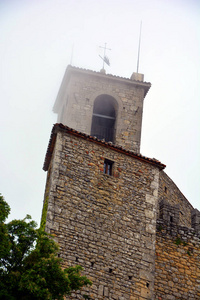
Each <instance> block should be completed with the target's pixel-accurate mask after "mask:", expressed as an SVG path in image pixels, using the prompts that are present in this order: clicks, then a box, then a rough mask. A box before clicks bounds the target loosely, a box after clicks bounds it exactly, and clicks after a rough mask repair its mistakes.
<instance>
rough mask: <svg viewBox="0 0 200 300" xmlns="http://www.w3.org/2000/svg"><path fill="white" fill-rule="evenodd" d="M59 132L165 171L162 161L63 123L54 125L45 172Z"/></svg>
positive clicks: (46, 157) (44, 166) (45, 162)
mask: <svg viewBox="0 0 200 300" xmlns="http://www.w3.org/2000/svg"><path fill="white" fill-rule="evenodd" d="M58 132H65V133H67V134H70V135H72V136H76V137H78V138H81V139H84V140H87V141H89V142H92V143H95V144H98V145H101V146H103V147H106V148H109V149H112V150H114V151H117V152H120V153H123V154H125V155H127V156H131V157H133V158H135V159H138V160H140V161H143V162H146V163H149V164H151V165H154V166H156V167H157V168H159V169H160V170H163V169H164V168H165V167H166V165H164V164H162V163H161V162H160V161H158V160H157V159H155V158H148V157H146V156H143V155H141V154H137V153H135V152H133V151H129V150H126V149H124V148H123V147H121V146H118V145H114V144H113V143H111V142H104V141H101V140H99V139H97V138H96V137H93V136H91V135H88V134H85V133H82V132H79V131H77V130H75V129H72V128H70V127H68V126H65V125H63V124H61V123H56V124H54V126H53V128H52V132H51V137H50V140H49V145H48V148H47V152H46V156H45V161H44V165H43V170H44V171H48V168H49V164H50V162H51V158H52V154H53V150H54V146H55V143H56V136H57V133H58Z"/></svg>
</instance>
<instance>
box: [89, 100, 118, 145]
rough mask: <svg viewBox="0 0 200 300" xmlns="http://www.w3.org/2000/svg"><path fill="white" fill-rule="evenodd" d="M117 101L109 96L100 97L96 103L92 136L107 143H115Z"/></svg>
mask: <svg viewBox="0 0 200 300" xmlns="http://www.w3.org/2000/svg"><path fill="white" fill-rule="evenodd" d="M116 105H117V102H116V100H115V99H114V98H113V97H111V96H109V95H100V96H98V97H97V98H96V100H95V102H94V108H93V115H92V126H91V135H92V136H96V137H97V138H98V139H100V140H103V139H104V140H105V141H106V142H109V141H111V142H114V136H115V120H116V111H115V109H116Z"/></svg>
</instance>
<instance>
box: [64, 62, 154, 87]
mask: <svg viewBox="0 0 200 300" xmlns="http://www.w3.org/2000/svg"><path fill="white" fill-rule="evenodd" d="M67 70H74V71H80V72H84V73H88V74H97V75H102V76H106V77H110V78H113V79H115V78H116V79H124V80H127V81H129V82H130V83H132V82H138V83H140V84H141V83H144V84H148V85H150V86H151V83H150V82H146V81H140V80H132V79H130V78H127V77H121V76H117V75H112V74H106V73H103V72H97V71H92V70H89V69H83V68H78V67H74V66H71V65H68V66H67Z"/></svg>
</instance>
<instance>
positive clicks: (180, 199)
mask: <svg viewBox="0 0 200 300" xmlns="http://www.w3.org/2000/svg"><path fill="white" fill-rule="evenodd" d="M162 200H166V201H167V202H168V203H169V204H170V205H172V206H175V205H176V206H178V208H179V211H180V212H179V223H178V224H180V225H183V226H186V227H192V226H191V212H192V211H193V206H192V205H191V204H190V203H189V201H188V200H187V199H186V197H185V196H184V195H183V194H182V193H181V191H180V190H179V188H178V187H177V186H176V184H175V183H174V182H173V181H172V180H171V178H169V176H168V175H167V174H166V173H165V172H164V171H161V172H160V178H159V202H161V201H162ZM158 217H159V211H158Z"/></svg>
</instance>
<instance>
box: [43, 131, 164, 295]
mask: <svg viewBox="0 0 200 300" xmlns="http://www.w3.org/2000/svg"><path fill="white" fill-rule="evenodd" d="M57 143H58V145H59V147H58V148H57ZM57 143H56V145H55V149H54V157H56V162H54V161H53V160H52V162H51V164H50V168H49V174H48V180H49V181H50V182H51V183H49V182H48V183H47V186H48V191H47V192H46V194H48V198H49V204H48V212H47V223H46V229H47V230H48V231H50V232H51V234H53V236H55V237H56V239H57V241H58V243H59V245H60V253H61V257H62V258H63V259H64V265H75V264H81V265H82V266H83V267H84V268H85V274H86V275H87V276H88V277H89V278H91V280H92V281H93V286H92V287H91V288H90V289H89V293H90V294H92V295H94V299H104V298H105V299H108V298H109V299H129V298H130V295H132V296H134V295H135V297H140V296H141V297H143V298H144V297H146V299H148V297H149V295H151V296H150V297H152V295H153V284H154V276H153V275H152V271H153V270H154V251H155V250H154V249H155V247H154V245H155V232H156V222H155V218H156V210H157V202H158V201H157V197H155V196H154V195H153V193H154V191H155V190H156V189H158V184H157V182H158V180H157V177H158V176H159V170H158V169H157V168H156V167H155V166H153V165H151V164H149V163H146V162H143V161H140V160H138V159H134V158H132V157H130V156H127V155H126V154H123V153H120V152H117V151H114V150H110V149H107V148H106V147H104V146H101V145H98V144H94V143H92V142H90V141H87V140H85V139H80V138H76V137H75V136H71V135H70V134H66V133H64V132H59V133H58V134H57ZM60 145H62V148H60ZM104 158H107V159H109V160H112V161H113V162H114V164H113V174H115V173H114V172H116V171H117V172H118V177H115V176H109V175H106V174H104V173H103V165H104ZM141 174H142V175H141ZM144 182H145V184H144ZM146 199H148V201H146ZM130 274H131V275H130ZM142 274H143V275H142ZM144 274H145V275H144ZM141 280H142V281H141ZM147 281H148V288H147V286H146V284H147ZM86 290H87V289H86ZM145 295H146V296H145ZM77 297H78V296H77ZM120 297H121V298H120ZM74 299H75V298H74ZM77 299H78V298H77ZM151 299H152V298H151Z"/></svg>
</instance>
